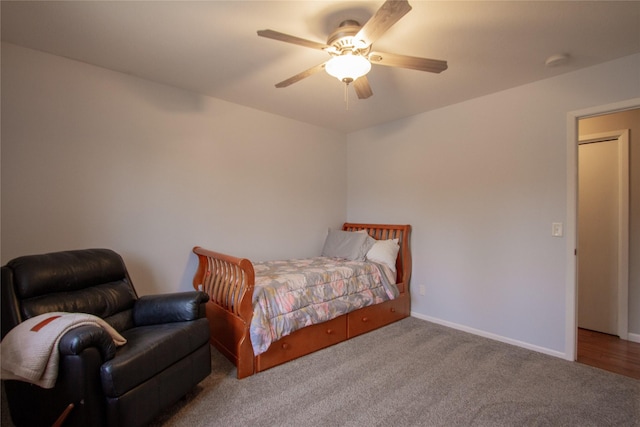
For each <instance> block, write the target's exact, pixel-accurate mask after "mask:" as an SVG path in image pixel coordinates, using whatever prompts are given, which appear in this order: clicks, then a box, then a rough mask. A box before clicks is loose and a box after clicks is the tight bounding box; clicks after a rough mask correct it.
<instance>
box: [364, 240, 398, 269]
mask: <svg viewBox="0 0 640 427" xmlns="http://www.w3.org/2000/svg"><path fill="white" fill-rule="evenodd" d="M399 251H400V245H399V244H398V239H391V240H378V241H376V242H375V243H374V244H373V246H372V247H371V249H369V252H367V259H368V260H369V261H373V262H379V263H381V264H385V265H387V266H389V268H390V269H391V270H393V271H396V258H398V252H399Z"/></svg>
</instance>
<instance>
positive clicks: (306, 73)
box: [276, 62, 326, 88]
mask: <svg viewBox="0 0 640 427" xmlns="http://www.w3.org/2000/svg"><path fill="white" fill-rule="evenodd" d="M325 64H326V62H323V63H322V64H318V65H316V66H315V67H311V68H309V69H308V70H305V71H303V72H301V73H298V74H296V75H295V76H293V77H289V78H288V79H287V80H283V81H281V82H280V83H278V84H276V87H277V88H280V87H287V86H289V85H292V84H294V83H296V82H299V81H300V80H302V79H304V78H306V77H309V76H310V75H312V74H315V73H317V72H318V71H322V70H324V66H325Z"/></svg>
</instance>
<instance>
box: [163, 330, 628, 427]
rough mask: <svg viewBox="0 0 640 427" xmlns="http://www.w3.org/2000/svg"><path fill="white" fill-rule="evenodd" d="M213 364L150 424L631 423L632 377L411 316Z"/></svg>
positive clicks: (215, 356)
mask: <svg viewBox="0 0 640 427" xmlns="http://www.w3.org/2000/svg"><path fill="white" fill-rule="evenodd" d="M212 359H213V360H212V362H213V373H212V374H211V376H210V377H208V378H207V379H206V380H204V381H203V382H202V383H201V384H200V385H199V386H198V387H197V388H196V389H195V390H194V391H193V392H192V393H190V394H189V395H188V396H187V397H186V398H185V399H183V400H182V401H181V402H179V403H178V404H177V405H176V406H175V407H173V408H172V409H171V410H170V411H168V412H167V413H165V414H163V415H162V416H161V417H159V418H158V419H157V420H156V422H155V423H154V424H153V425H154V426H155V427H159V426H165V427H168V426H171V427H174V426H175V427H178V426H190V427H194V426H298V427H299V426H583V427H584V426H640V381H638V380H634V379H631V378H627V377H623V376H620V375H617V374H613V373H609V372H605V371H602V370H599V369H596V368H592V367H589V366H585V365H581V364H578V363H572V362H568V361H565V360H561V359H557V358H554V357H551V356H546V355H543V354H540V353H536V352H532V351H529V350H526V349H522V348H519V347H514V346H510V345H508V344H504V343H500V342H496V341H492V340H489V339H485V338H482V337H478V336H474V335H471V334H467V333H464V332H460V331H457V330H453V329H450V328H446V327H443V326H440V325H436V324H433V323H430V322H425V321H422V320H419V319H416V318H408V319H404V320H402V321H400V322H397V323H394V324H392V325H389V326H387V327H385V328H382V329H380V330H377V331H374V332H371V333H369V334H367V335H363V336H360V337H357V338H355V339H353V340H351V341H348V342H346V343H342V344H339V345H336V346H333V347H331V348H328V349H325V350H322V351H320V352H317V353H314V354H312V355H309V356H306V357H303V358H300V359H297V360H295V361H293V362H290V363H288V364H286V365H282V366H279V367H276V368H273V369H270V370H268V371H265V372H262V373H260V374H257V375H254V376H252V377H249V378H246V379H243V380H237V379H236V378H235V368H234V367H233V365H231V364H230V363H229V362H228V361H227V360H226V359H225V358H224V357H222V356H220V355H219V353H218V352H217V351H215V350H214V354H213V358H212Z"/></svg>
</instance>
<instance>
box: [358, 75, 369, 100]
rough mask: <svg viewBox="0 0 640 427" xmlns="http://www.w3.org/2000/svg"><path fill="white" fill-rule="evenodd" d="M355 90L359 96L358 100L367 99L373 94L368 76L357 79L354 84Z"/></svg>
mask: <svg viewBox="0 0 640 427" xmlns="http://www.w3.org/2000/svg"><path fill="white" fill-rule="evenodd" d="M353 88H354V89H355V90H356V95H358V99H367V98H369V97H370V96H371V95H373V92H372V91H371V86H370V85H369V79H367V76H362V77H359V78H357V79H356V80H355V81H354V82H353Z"/></svg>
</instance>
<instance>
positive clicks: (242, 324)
mask: <svg viewBox="0 0 640 427" xmlns="http://www.w3.org/2000/svg"><path fill="white" fill-rule="evenodd" d="M193 252H194V253H195V254H196V255H197V256H198V270H197V271H196V274H195V276H194V278H193V287H194V288H195V289H201V290H202V291H204V292H206V293H207V294H208V295H209V301H208V302H207V304H206V307H207V318H208V319H209V325H210V339H209V341H210V343H211V344H212V345H213V346H214V347H216V348H217V349H218V350H219V351H220V352H221V353H222V354H224V355H225V356H226V357H227V359H229V360H230V361H231V362H233V363H234V364H235V365H236V366H237V368H238V373H237V374H238V375H237V376H238V378H244V377H248V376H250V375H253V373H254V369H255V368H254V355H253V348H252V346H251V339H250V336H249V326H250V325H251V318H252V316H253V306H252V303H251V299H252V296H253V287H254V283H255V273H254V271H253V265H252V264H251V261H249V260H248V259H245V258H236V257H232V256H229V255H225V254H222V253H218V252H213V251H209V250H206V249H203V248H201V247H199V246H196V247H195V248H193Z"/></svg>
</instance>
